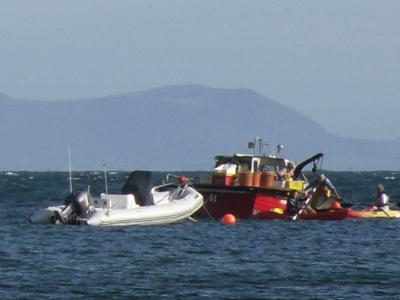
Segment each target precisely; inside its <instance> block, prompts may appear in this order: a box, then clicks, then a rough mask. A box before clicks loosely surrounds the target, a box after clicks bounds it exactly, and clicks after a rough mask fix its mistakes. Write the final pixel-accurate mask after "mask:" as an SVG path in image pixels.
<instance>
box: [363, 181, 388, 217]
mask: <svg viewBox="0 0 400 300" xmlns="http://www.w3.org/2000/svg"><path fill="white" fill-rule="evenodd" d="M389 209H390V207H389V196H388V195H387V194H386V193H385V187H384V186H383V184H378V186H377V187H376V199H375V202H374V204H373V205H372V206H371V207H369V208H368V209H367V210H369V211H374V210H383V211H388V210H389Z"/></svg>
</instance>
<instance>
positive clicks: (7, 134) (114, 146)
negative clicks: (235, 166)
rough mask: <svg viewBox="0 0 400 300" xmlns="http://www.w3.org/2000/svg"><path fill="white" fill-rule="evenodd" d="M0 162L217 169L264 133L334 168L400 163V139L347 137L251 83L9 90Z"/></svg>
mask: <svg viewBox="0 0 400 300" xmlns="http://www.w3.org/2000/svg"><path fill="white" fill-rule="evenodd" d="M0 122H1V126H0V138H1V140H2V147H0V169H2V170H66V169H67V168H68V158H67V157H68V156H67V149H68V146H69V145H70V146H71V148H72V158H73V168H74V169H80V170H99V169H101V168H102V164H103V163H106V164H107V167H108V168H109V169H114V170H133V169H139V168H143V169H150V170H209V169H211V167H212V165H213V158H214V156H215V155H216V154H228V153H235V152H242V153H243V152H249V150H250V149H247V148H246V146H247V142H249V141H251V140H252V139H254V137H255V136H259V137H261V138H263V139H264V141H266V142H269V143H270V145H271V146H268V147H266V148H265V150H266V152H268V153H269V152H272V151H273V148H274V147H272V146H275V145H276V144H278V143H279V144H283V145H284V149H283V151H282V155H284V156H287V157H289V158H291V159H294V160H295V161H301V160H302V159H305V158H307V157H308V156H310V155H312V154H314V153H317V152H323V153H324V154H325V160H324V165H323V167H324V168H327V169H331V170H371V169H374V170H382V169H386V170H398V169H400V159H399V158H400V157H399V153H400V151H399V150H400V142H399V141H387V142H385V143H382V142H381V141H379V142H378V141H372V140H359V139H350V138H341V137H337V136H334V135H331V134H329V133H327V132H326V131H325V130H324V129H323V128H322V127H321V126H319V125H318V124H317V123H315V122H314V121H312V120H310V119H309V118H307V117H305V116H304V115H302V114H300V113H298V112H296V111H294V110H292V109H290V108H288V107H286V106H284V105H282V104H279V103H278V102H276V101H273V100H271V99H269V98H267V97H265V96H263V95H261V94H259V93H256V92H254V91H251V90H247V89H216V88H208V87H201V86H169V87H163V88H158V89H152V90H147V91H141V92H135V93H131V94H126V95H115V96H109V97H103V98H96V99H84V100H71V101H37V100H16V99H11V98H10V97H7V96H6V95H4V94H0Z"/></svg>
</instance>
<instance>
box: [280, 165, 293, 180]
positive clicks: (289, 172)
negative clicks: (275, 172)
mask: <svg viewBox="0 0 400 300" xmlns="http://www.w3.org/2000/svg"><path fill="white" fill-rule="evenodd" d="M293 176H294V165H293V163H292V162H288V164H287V165H286V167H285V168H283V169H281V170H280V171H279V177H280V179H282V180H284V181H290V180H293Z"/></svg>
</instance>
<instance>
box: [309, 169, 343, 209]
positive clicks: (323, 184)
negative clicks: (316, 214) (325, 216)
mask: <svg viewBox="0 0 400 300" xmlns="http://www.w3.org/2000/svg"><path fill="white" fill-rule="evenodd" d="M310 188H315V191H314V192H313V193H312V195H311V199H310V208H311V209H313V210H314V211H315V210H317V209H329V208H331V206H332V204H333V202H334V201H335V200H337V201H339V202H340V195H339V193H338V192H337V190H336V188H335V186H334V185H333V184H332V182H331V181H330V180H329V179H328V178H327V177H326V176H325V175H324V174H320V175H319V176H318V178H317V180H316V181H315V182H314V183H313V184H312V185H310V187H308V188H307V189H310ZM321 198H322V201H320V199H321Z"/></svg>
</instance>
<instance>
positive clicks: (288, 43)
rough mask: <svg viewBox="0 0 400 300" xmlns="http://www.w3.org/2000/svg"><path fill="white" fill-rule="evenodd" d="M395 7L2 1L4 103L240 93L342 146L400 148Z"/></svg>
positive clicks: (215, 0)
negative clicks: (192, 88) (188, 90)
mask: <svg viewBox="0 0 400 300" xmlns="http://www.w3.org/2000/svg"><path fill="white" fill-rule="evenodd" d="M399 12H400V1H391V0H385V1H380V0H376V1H372V0H357V1H356V0H336V1H331V0H330V1H327V0H313V1H311V0H302V1H295V0H292V1H288V0H277V1H268V0H262V1H259V0H252V1H249V0H243V1H238V0H199V1H191V0H181V1H174V0H169V1H165V0H159V1H152V0H146V1H134V0H126V1H123V0H114V1H108V0H74V1H71V0H68V1H67V0H58V1H54V0H35V1H31V0H25V1H22V0H2V1H1V9H0V45H1V46H0V92H2V93H4V94H7V95H9V96H10V97H13V98H18V99H43V100H60V99H78V98H91V97H98V96H107V95H113V94H121V93H129V92H133V91H138V90H145V89H149V88H156V87H161V86H166V85H176V84H199V85H206V86H211V87H220V88H247V89H252V90H255V91H257V92H260V93H262V94H263V95H265V96H267V97H269V98H271V99H273V100H275V101H278V102H280V103H282V104H284V105H286V106H288V107H290V108H292V109H294V110H296V111H298V112H300V113H302V114H304V115H306V116H308V117H309V118H311V119H312V120H314V121H315V122H317V123H318V124H320V125H321V126H323V127H324V128H325V129H326V130H327V131H328V132H330V133H332V134H335V135H339V136H342V137H353V138H362V139H376V140H394V139H398V138H399V137H400V122H399V121H398V116H399V115H400V99H399V98H400V21H399V16H398V14H399Z"/></svg>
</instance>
